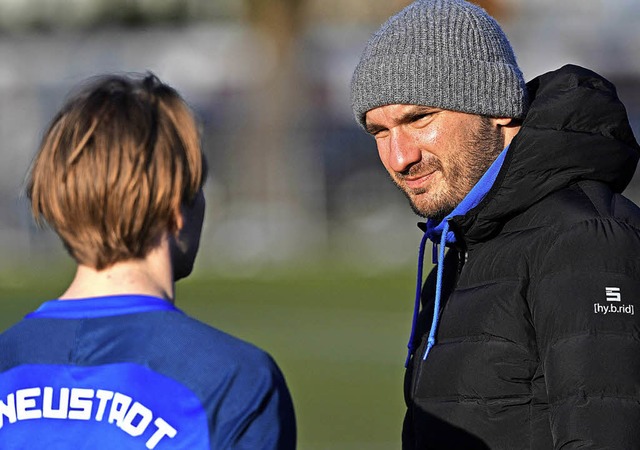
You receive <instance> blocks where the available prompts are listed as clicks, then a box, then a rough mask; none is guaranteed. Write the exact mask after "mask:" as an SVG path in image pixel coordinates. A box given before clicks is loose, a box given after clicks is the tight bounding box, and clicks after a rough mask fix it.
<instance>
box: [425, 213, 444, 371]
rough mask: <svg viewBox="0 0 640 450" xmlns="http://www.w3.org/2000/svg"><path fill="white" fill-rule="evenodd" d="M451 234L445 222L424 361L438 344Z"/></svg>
mask: <svg viewBox="0 0 640 450" xmlns="http://www.w3.org/2000/svg"><path fill="white" fill-rule="evenodd" d="M448 232H449V222H447V221H445V223H444V227H443V228H442V236H441V237H440V248H439V249H438V271H437V276H436V295H435V299H434V301H433V319H432V320H431V330H430V331H429V339H428V340H427V348H426V350H425V351H424V356H423V357H422V360H423V361H424V360H426V359H427V356H428V355H429V352H430V351H431V348H432V347H433V346H434V345H435V343H436V331H437V330H438V321H439V320H440V299H441V298H442V276H443V274H444V250H445V247H446V245H447V233H448ZM434 245H435V244H434Z"/></svg>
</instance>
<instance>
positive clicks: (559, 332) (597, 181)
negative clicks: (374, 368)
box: [351, 0, 640, 450]
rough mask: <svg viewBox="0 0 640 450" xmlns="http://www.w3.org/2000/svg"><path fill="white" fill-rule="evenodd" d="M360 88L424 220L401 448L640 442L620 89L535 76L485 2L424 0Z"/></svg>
mask: <svg viewBox="0 0 640 450" xmlns="http://www.w3.org/2000/svg"><path fill="white" fill-rule="evenodd" d="M351 99H352V106H353V111H354V114H355V117H356V120H357V121H358V123H359V124H360V125H361V126H362V127H363V128H364V129H365V130H366V131H368V132H369V133H370V134H371V135H372V136H373V137H374V138H375V141H376V145H377V148H378V153H379V156H380V159H381V161H382V164H383V165H384V167H385V168H386V169H387V171H388V172H389V174H390V176H391V179H392V180H393V182H394V183H395V184H396V185H397V186H398V187H399V188H400V189H401V190H402V191H403V192H404V193H405V194H406V196H407V197H408V199H409V201H410V203H411V205H412V207H413V209H414V211H415V212H416V213H417V214H418V215H420V216H422V217H424V218H425V219H426V222H425V223H422V224H421V225H420V226H421V228H422V230H423V231H424V235H423V239H422V242H421V245H420V252H419V254H420V257H419V266H418V267H419V270H418V280H417V288H416V303H415V313H414V318H413V327H412V330H411V335H410V339H409V345H408V346H409V355H408V358H407V363H406V366H407V371H406V377H405V398H406V403H407V412H406V416H405V420H404V426H403V432H402V442H403V449H405V450H408V449H436V448H437V449H440V448H442V449H458V448H460V449H472V448H491V449H508V450H514V449H560V448H562V449H570V448H607V449H623V448H624V449H631V448H640V428H639V427H638V425H637V424H638V423H640V335H639V330H640V316H639V315H637V314H635V312H636V308H637V307H638V306H640V301H639V300H640V299H639V295H638V294H639V292H640V258H638V255H640V210H639V209H638V207H637V206H636V205H635V204H634V203H632V202H631V201H630V200H628V199H627V198H625V197H624V196H622V195H621V193H622V191H623V190H624V189H625V187H626V186H627V185H628V183H629V182H630V180H631V179H632V177H633V174H634V172H635V168H636V164H637V162H638V157H639V154H640V147H639V146H638V143H637V142H636V139H635V138H634V136H633V132H632V130H631V127H630V125H629V121H628V118H627V114H626V110H625V107H624V105H623V104H622V103H621V102H620V100H619V99H618V97H617V94H616V89H615V87H614V86H613V85H612V84H611V83H610V82H609V81H607V80H606V79H605V78H603V77H602V76H600V75H598V74H596V73H594V72H593V71H590V70H588V69H585V68H582V67H578V66H575V65H566V66H564V67H561V68H559V69H558V70H555V71H552V72H549V73H546V74H543V75H541V76H539V77H537V78H535V79H533V80H531V81H530V82H529V83H527V84H526V85H525V82H524V79H523V75H522V73H521V71H520V69H519V68H518V65H517V62H516V58H515V56H514V53H513V50H512V48H511V45H510V44H509V41H508V40H507V37H506V36H505V34H504V32H503V31H502V29H501V28H500V26H499V25H498V23H497V22H496V21H495V20H494V19H493V18H491V17H490V16H489V15H488V14H487V13H486V12H485V11H484V10H483V9H481V8H480V7H478V6H476V5H473V4H471V3H468V2H465V1H462V0H418V1H415V2H414V3H412V4H410V5H409V6H407V7H406V8H405V9H403V10H402V11H400V12H399V13H398V14H396V15H394V16H393V17H391V18H390V19H389V20H388V21H387V22H386V23H385V24H384V25H382V27H381V28H380V29H379V30H378V31H377V32H376V33H375V34H373V35H372V37H371V38H370V39H369V41H368V43H367V45H366V47H365V49H364V52H363V53H362V56H361V58H360V60H359V63H358V65H357V67H356V69H355V72H354V74H353V78H352V82H351ZM427 240H431V241H432V242H433V243H434V262H435V263H436V266H435V267H434V269H433V271H432V272H431V273H430V274H429V276H428V277H427V279H426V281H425V282H424V284H422V266H423V258H424V253H425V247H426V241H427Z"/></svg>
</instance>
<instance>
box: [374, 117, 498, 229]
mask: <svg viewBox="0 0 640 450" xmlns="http://www.w3.org/2000/svg"><path fill="white" fill-rule="evenodd" d="M366 126H367V131H369V133H371V134H372V135H373V136H374V137H375V139H376V144H377V146H378V154H379V156H380V160H381V161H382V164H383V165H384V167H385V168H386V169H387V171H388V172H389V175H390V176H391V179H392V180H393V182H394V183H395V184H396V185H397V186H398V188H400V190H402V191H403V192H404V193H405V195H406V196H407V198H408V199H409V202H410V203H411V206H412V208H413V210H414V211H415V212H416V214H419V215H421V216H423V217H427V218H433V219H436V220H439V219H442V218H443V217H444V216H446V215H447V214H448V213H450V212H451V211H452V210H453V209H454V208H455V207H456V206H457V205H458V204H459V203H460V202H461V201H462V199H463V198H464V197H465V196H466V195H467V194H468V193H469V191H470V190H471V188H473V186H474V185H475V184H476V183H477V182H478V180H479V179H480V177H482V175H483V174H484V172H486V170H487V168H488V167H489V166H490V165H491V164H492V163H493V161H495V159H496V157H497V156H498V154H500V152H501V151H502V150H503V148H504V146H505V138H504V135H503V133H502V131H501V128H500V127H498V126H497V123H496V119H491V118H487V117H482V116H478V115H474V114H467V113H461V112H457V111H449V110H444V109H438V108H431V107H426V106H416V105H386V106H381V107H378V108H375V109H372V110H371V111H369V112H367V115H366Z"/></svg>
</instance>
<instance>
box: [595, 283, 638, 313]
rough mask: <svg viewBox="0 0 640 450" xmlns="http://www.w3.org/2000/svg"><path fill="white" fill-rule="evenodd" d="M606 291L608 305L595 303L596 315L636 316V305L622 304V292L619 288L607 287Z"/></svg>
mask: <svg viewBox="0 0 640 450" xmlns="http://www.w3.org/2000/svg"><path fill="white" fill-rule="evenodd" d="M604 291H605V299H606V300H607V304H604V305H601V304H600V303H594V304H593V312H594V314H603V315H607V314H629V315H632V316H633V315H634V314H635V308H634V305H624V304H622V292H621V291H620V288H619V287H605V288H604Z"/></svg>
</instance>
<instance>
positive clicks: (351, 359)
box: [0, 268, 413, 450]
mask: <svg viewBox="0 0 640 450" xmlns="http://www.w3.org/2000/svg"><path fill="white" fill-rule="evenodd" d="M69 273H70V272H67V271H65V272H64V273H63V274H62V275H57V276H54V275H49V276H48V277H47V276H43V275H38V276H33V277H32V278H31V279H26V278H24V277H22V278H17V277H15V276H10V275H8V274H5V275H4V276H0V312H1V314H0V329H4V328H6V327H7V326H9V325H10V324H11V323H13V322H15V321H17V320H19V319H20V318H21V317H22V316H23V315H24V314H25V313H26V312H28V311H30V310H32V309H34V308H36V307H37V306H38V305H39V304H40V303H41V302H42V301H43V300H46V299H49V298H52V297H55V296H56V295H57V294H58V293H59V292H61V291H62V290H63V289H64V287H65V286H66V284H67V283H68V282H69V280H70V274H69ZM412 277H413V271H412V270H411V269H407V270H406V271H402V272H401V273H387V274H378V275H372V276H364V275H360V274H357V273H354V272H350V271H347V272H341V271H339V270H337V269H336V268H333V269H330V270H329V269H327V270H321V271H318V272H315V273H304V274H295V273H281V274H279V275H277V276H275V275H274V276H271V277H260V278H251V279H228V278H226V279H224V278H216V277H210V276H205V275H203V274H202V273H201V272H200V273H198V274H196V275H194V276H193V277H192V278H190V279H187V280H185V281H182V282H180V283H178V286H177V299H178V300H177V304H178V306H179V307H180V308H182V309H183V310H185V311H186V312H187V313H189V314H190V315H192V316H194V317H196V318H198V319H200V320H202V321H204V322H206V323H208V324H210V325H212V326H215V327H217V328H219V329H222V330H224V331H226V332H229V333H231V334H233V335H235V336H238V337H240V338H242V339H244V340H247V341H250V342H252V343H254V344H256V345H258V346H259V347H262V348H263V349H265V350H266V351H268V352H269V353H270V354H271V355H272V356H273V357H274V358H275V360H276V361H277V363H278V365H279V366H280V368H281V369H282V371H283V372H284V374H285V377H286V379H287V383H288V385H289V388H290V390H291V394H292V396H293V400H294V405H295V408H296V415H297V420H298V436H299V439H298V442H299V448H300V449H301V450H320V449H331V450H334V449H336V450H351V449H353V450H360V449H363V448H366V449H373V450H375V449H385V450H393V449H399V448H400V432H401V426H402V418H403V414H404V406H403V400H402V379H403V375H404V369H403V363H404V357H405V354H404V351H405V343H406V338H407V335H408V331H409V325H410V319H411V308H412V298H411V297H412V291H413V288H412V283H413V281H412ZM16 280H19V281H16Z"/></svg>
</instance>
